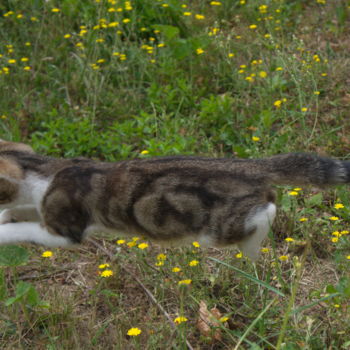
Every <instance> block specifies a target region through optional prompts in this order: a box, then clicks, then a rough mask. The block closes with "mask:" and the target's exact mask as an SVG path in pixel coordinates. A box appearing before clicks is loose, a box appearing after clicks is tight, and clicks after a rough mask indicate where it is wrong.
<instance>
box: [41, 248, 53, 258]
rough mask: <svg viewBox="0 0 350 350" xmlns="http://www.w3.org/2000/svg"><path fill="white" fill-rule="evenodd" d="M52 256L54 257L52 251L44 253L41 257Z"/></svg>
mask: <svg viewBox="0 0 350 350" xmlns="http://www.w3.org/2000/svg"><path fill="white" fill-rule="evenodd" d="M52 255H53V253H52V251H51V250H46V251H45V252H43V253H42V254H41V256H42V257H43V258H51V257H52Z"/></svg>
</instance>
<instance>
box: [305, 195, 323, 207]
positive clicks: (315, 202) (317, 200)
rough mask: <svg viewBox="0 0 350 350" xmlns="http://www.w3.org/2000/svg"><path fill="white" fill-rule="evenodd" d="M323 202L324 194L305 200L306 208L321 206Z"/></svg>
mask: <svg viewBox="0 0 350 350" xmlns="http://www.w3.org/2000/svg"><path fill="white" fill-rule="evenodd" d="M322 201H323V194H322V193H321V192H320V193H317V194H315V195H314V196H312V197H310V198H307V199H305V203H306V206H308V207H313V206H319V205H321V204H322Z"/></svg>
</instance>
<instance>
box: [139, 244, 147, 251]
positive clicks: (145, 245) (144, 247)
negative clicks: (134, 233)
mask: <svg viewBox="0 0 350 350" xmlns="http://www.w3.org/2000/svg"><path fill="white" fill-rule="evenodd" d="M137 247H138V248H139V249H141V250H143V249H146V248H148V243H140V244H139V245H138V246H137Z"/></svg>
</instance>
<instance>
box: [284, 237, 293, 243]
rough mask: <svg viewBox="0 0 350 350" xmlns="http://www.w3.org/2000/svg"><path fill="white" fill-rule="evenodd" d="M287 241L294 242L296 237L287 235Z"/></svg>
mask: <svg viewBox="0 0 350 350" xmlns="http://www.w3.org/2000/svg"><path fill="white" fill-rule="evenodd" d="M285 241H286V242H294V238H292V237H287V238H286V239H285Z"/></svg>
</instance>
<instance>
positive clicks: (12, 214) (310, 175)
mask: <svg viewBox="0 0 350 350" xmlns="http://www.w3.org/2000/svg"><path fill="white" fill-rule="evenodd" d="M349 169H350V163H349V162H342V161H339V160H334V159H330V158H325V157H319V156H317V155H312V154H303V153H291V154H284V155H277V156H273V157H270V158H264V159H256V160H246V159H231V158H225V159H213V158H200V157H182V156H180V157H160V158H153V159H139V160H129V161H121V162H115V163H106V162H97V161H93V160H89V159H85V158H77V159H56V158H50V157H46V156H41V155H38V154H36V153H34V152H33V150H32V149H31V148H30V147H29V146H27V145H24V144H20V143H12V142H5V141H2V142H0V208H2V209H6V210H4V211H3V212H2V213H1V214H0V223H1V225H0V244H7V243H16V242H34V243H38V244H45V245H53V246H65V245H70V244H74V243H80V242H81V241H82V240H83V239H84V238H85V237H86V236H87V235H89V234H93V233H95V232H101V231H106V232H114V233H117V234H120V233H122V234H131V235H136V234H137V235H143V236H145V237H148V238H150V239H154V240H156V241H159V242H162V243H166V244H172V243H175V244H177V243H179V242H180V243H185V242H190V241H194V240H197V241H199V242H200V243H202V244H206V245H208V246H217V247H225V246H231V245H238V246H239V247H240V248H241V249H242V250H243V252H244V253H245V254H247V255H248V256H250V257H251V258H253V259H254V258H256V257H257V256H258V252H259V247H260V244H261V242H262V240H263V239H264V238H265V237H266V235H267V233H268V231H269V228H270V226H271V224H272V222H273V220H274V217H275V212H276V206H275V204H274V199H275V196H274V192H273V190H272V189H271V185H273V184H290V185H305V184H313V185H318V186H324V185H332V184H341V183H348V182H349V181H350V177H349V173H350V172H349Z"/></svg>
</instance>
